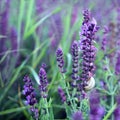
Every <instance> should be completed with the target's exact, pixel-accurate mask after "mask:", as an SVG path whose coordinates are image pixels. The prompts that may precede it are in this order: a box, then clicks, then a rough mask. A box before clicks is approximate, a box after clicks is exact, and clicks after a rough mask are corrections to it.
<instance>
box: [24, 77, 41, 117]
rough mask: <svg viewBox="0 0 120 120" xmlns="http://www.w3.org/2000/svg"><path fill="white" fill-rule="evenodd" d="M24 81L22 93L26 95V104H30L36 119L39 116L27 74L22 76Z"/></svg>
mask: <svg viewBox="0 0 120 120" xmlns="http://www.w3.org/2000/svg"><path fill="white" fill-rule="evenodd" d="M24 82H25V85H24V90H23V94H24V95H25V97H26V100H27V104H28V105H30V106H31V108H30V110H31V111H32V112H33V114H34V117H35V118H36V119H37V118H38V116H39V113H38V109H37V108H35V104H36V103H37V100H36V98H35V94H34V88H33V84H32V82H31V79H30V78H29V76H25V77H24Z"/></svg>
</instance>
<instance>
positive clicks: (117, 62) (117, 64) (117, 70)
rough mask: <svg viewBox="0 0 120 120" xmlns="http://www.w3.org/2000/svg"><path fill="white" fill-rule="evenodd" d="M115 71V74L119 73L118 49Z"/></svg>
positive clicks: (119, 53) (119, 55) (119, 54)
mask: <svg viewBox="0 0 120 120" xmlns="http://www.w3.org/2000/svg"><path fill="white" fill-rule="evenodd" d="M115 73H116V75H118V74H120V51H119V52H118V54H117V61H116V65H115Z"/></svg>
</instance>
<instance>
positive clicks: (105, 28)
mask: <svg viewBox="0 0 120 120" xmlns="http://www.w3.org/2000/svg"><path fill="white" fill-rule="evenodd" d="M108 32H109V29H108V27H107V26H105V27H104V32H103V33H104V36H103V40H102V45H101V49H102V50H103V51H105V49H106V45H107V37H108Z"/></svg>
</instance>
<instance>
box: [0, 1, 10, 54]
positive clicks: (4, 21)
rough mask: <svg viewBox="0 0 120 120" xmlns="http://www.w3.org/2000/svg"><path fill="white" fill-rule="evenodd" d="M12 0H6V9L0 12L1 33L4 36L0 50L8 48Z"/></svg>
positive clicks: (0, 40) (1, 39)
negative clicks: (7, 39) (6, 43)
mask: <svg viewBox="0 0 120 120" xmlns="http://www.w3.org/2000/svg"><path fill="white" fill-rule="evenodd" d="M9 8H10V0H6V1H5V10H4V11H3V12H2V13H0V35H2V36H4V37H3V38H0V42H1V43H0V52H3V51H5V50H6V46H5V42H6V38H7V36H8V18H9Z"/></svg>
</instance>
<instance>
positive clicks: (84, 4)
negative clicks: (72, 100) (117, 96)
mask: <svg viewBox="0 0 120 120" xmlns="http://www.w3.org/2000/svg"><path fill="white" fill-rule="evenodd" d="M119 6H120V1H119V0H0V119H1V120H3V119H4V120H14V119H15V120H23V119H29V112H28V110H27V107H26V106H25V98H24V96H23V95H22V90H23V77H24V75H25V74H28V75H30V76H31V78H33V83H34V86H36V89H37V86H38V80H39V78H38V71H39V68H40V66H41V65H42V64H43V63H46V70H47V75H48V79H49V87H48V90H49V97H51V98H52V101H53V107H54V116H55V118H56V119H57V118H61V119H64V118H65V116H66V115H65V113H64V110H63V109H62V107H61V104H62V103H61V101H60V98H59V96H58V93H57V88H58V86H59V83H60V79H59V78H60V77H59V76H60V74H59V70H58V67H57V64H56V49H57V48H58V47H61V48H62V49H63V51H64V56H65V61H66V70H67V71H68V75H70V74H71V54H70V47H71V43H72V41H73V40H80V37H79V32H80V30H81V24H82V20H83V16H82V11H83V10H84V9H89V10H90V11H91V14H92V16H93V17H94V18H95V19H96V21H97V24H98V26H100V30H99V32H98V33H97V36H96V39H95V43H96V47H97V49H98V53H97V58H96V61H95V63H96V86H100V85H103V81H104V72H103V69H106V66H105V61H104V60H103V59H104V57H105V56H107V57H108V58H109V60H110V63H111V64H110V68H111V69H112V70H113V71H115V64H116V60H117V54H118V51H119V44H120V41H119V38H120V37H119V36H120V35H119V30H120V21H119V20H120V9H119ZM105 28H109V34H108V35H107V42H105V43H104V42H103V39H104V29H105ZM104 44H105V46H106V48H105V49H104V50H103V49H102V47H103V45H104ZM102 60H103V61H102ZM118 69H119V68H118ZM119 71H120V70H118V72H119ZM117 78H119V77H117ZM101 81H102V82H101ZM36 95H37V97H38V99H39V93H38V92H36ZM58 98H59V99H58ZM58 103H59V104H58Z"/></svg>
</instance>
